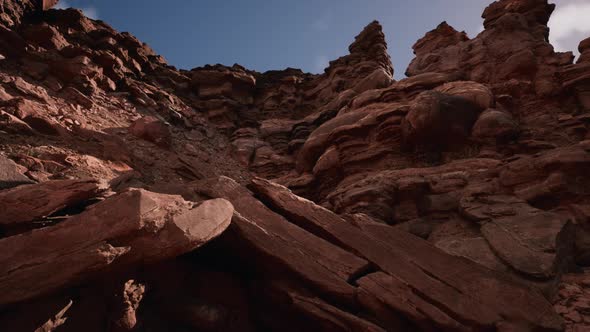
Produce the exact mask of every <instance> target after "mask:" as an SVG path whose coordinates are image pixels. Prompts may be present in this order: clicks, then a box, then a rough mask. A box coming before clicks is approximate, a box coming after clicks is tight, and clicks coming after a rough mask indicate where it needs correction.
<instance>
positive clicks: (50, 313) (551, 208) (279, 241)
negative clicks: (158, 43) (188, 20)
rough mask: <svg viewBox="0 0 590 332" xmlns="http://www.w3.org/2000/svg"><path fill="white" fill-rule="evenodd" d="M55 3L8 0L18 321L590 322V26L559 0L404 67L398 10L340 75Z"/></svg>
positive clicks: (245, 327) (137, 327) (1, 258)
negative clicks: (194, 51)
mask: <svg viewBox="0 0 590 332" xmlns="http://www.w3.org/2000/svg"><path fill="white" fill-rule="evenodd" d="M55 3H56V1H43V2H33V1H9V0H4V1H2V0H0V55H1V56H2V57H1V58H2V60H0V211H1V213H0V248H2V250H0V262H2V264H0V272H2V273H0V290H1V292H0V326H2V328H3V330H7V331H35V330H36V331H97V332H98V331H146V332H147V331H160V330H167V331H178V332H181V331H186V330H187V329H189V330H198V331H230V332H231V331H240V332H241V331H268V330H271V331H275V330H277V331H293V332H295V331H441V330H443V331H562V330H566V331H580V330H583V329H584V328H588V326H589V325H588V322H589V321H590V316H589V315H588V308H589V307H590V306H589V305H588V303H589V301H590V296H589V295H588V294H590V288H589V287H588V285H590V277H589V276H588V275H587V274H576V275H573V274H571V273H572V272H576V271H581V270H583V269H585V268H587V267H588V266H590V259H589V257H590V190H589V189H588V188H590V178H589V177H588V174H587V173H588V170H589V169H590V131H589V130H590V128H589V126H590V115H589V113H588V112H589V111H590V62H589V59H590V58H589V56H590V53H589V52H590V42H588V39H586V40H583V41H582V42H581V43H580V47H579V49H580V53H581V56H580V58H579V60H578V61H577V62H576V63H574V62H573V55H572V54H571V53H557V52H554V50H553V48H552V46H551V45H550V44H549V43H548V33H549V31H548V28H547V22H548V19H549V16H550V15H551V13H552V11H553V10H554V5H551V4H549V3H548V1H547V0H500V1H496V2H493V3H492V4H490V6H488V7H487V8H486V10H485V11H484V13H483V18H484V27H485V30H484V31H483V32H481V33H480V34H479V35H478V36H476V37H474V38H472V39H469V38H468V37H467V35H466V34H465V33H464V32H459V31H456V30H455V29H454V28H453V27H451V26H450V25H448V24H447V23H445V22H443V23H441V24H440V25H439V26H438V27H437V28H436V29H434V30H432V31H430V32H427V33H426V34H425V36H424V37H423V38H421V39H420V40H419V41H418V42H417V43H416V44H415V45H414V48H413V49H414V53H415V55H416V57H415V59H414V60H413V61H412V63H411V64H410V65H409V67H408V68H407V70H406V73H407V76H408V77H407V78H404V79H401V80H399V81H395V80H394V79H393V73H394V69H393V67H392V64H391V61H390V58H389V55H388V53H387V44H386V42H385V36H384V34H383V31H382V27H381V25H380V24H379V23H378V22H372V23H370V24H369V25H367V27H365V28H364V29H363V31H361V32H360V33H359V35H358V36H356V38H355V39H354V40H351V41H352V43H351V45H350V47H349V54H348V55H345V56H343V57H341V58H339V59H336V60H334V61H331V62H330V64H329V66H328V68H326V69H325V71H324V73H322V74H319V75H315V74H308V73H304V72H302V71H301V70H298V69H293V68H287V69H285V70H277V71H269V72H265V73H259V72H256V71H252V70H249V69H247V68H244V67H242V66H240V65H237V64H236V65H233V66H231V67H229V66H223V65H210V66H205V67H201V68H195V69H192V70H190V71H186V70H177V69H176V68H174V67H172V66H170V65H168V64H167V62H166V61H165V59H164V58H162V57H161V56H159V55H157V54H156V53H155V52H154V51H153V50H152V49H151V48H150V47H149V46H148V45H146V44H144V43H142V42H141V41H139V40H138V39H137V38H135V37H134V36H132V35H131V34H129V33H119V32H117V31H115V30H114V29H113V28H112V27H110V26H109V25H108V24H106V23H104V22H100V21H94V20H92V19H89V18H87V17H85V16H84V15H83V13H82V12H80V11H78V10H74V9H68V10H54V9H50V7H51V6H53V5H55ZM562 281H563V282H562ZM553 304H554V305H553Z"/></svg>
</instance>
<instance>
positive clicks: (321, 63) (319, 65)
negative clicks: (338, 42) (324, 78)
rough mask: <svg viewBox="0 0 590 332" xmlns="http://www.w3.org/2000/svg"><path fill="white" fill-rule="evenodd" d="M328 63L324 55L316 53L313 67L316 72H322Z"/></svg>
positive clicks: (328, 60)
mask: <svg viewBox="0 0 590 332" xmlns="http://www.w3.org/2000/svg"><path fill="white" fill-rule="evenodd" d="M329 64H330V59H328V57H327V56H325V55H318V56H316V57H315V59H314V69H315V72H316V73H323V72H324V69H326V67H328V65H329Z"/></svg>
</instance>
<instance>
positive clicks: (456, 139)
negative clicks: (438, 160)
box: [402, 91, 481, 149]
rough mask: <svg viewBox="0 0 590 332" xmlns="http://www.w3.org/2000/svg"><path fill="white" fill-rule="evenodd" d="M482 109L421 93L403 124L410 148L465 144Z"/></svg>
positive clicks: (436, 94) (460, 99) (463, 101)
mask: <svg viewBox="0 0 590 332" xmlns="http://www.w3.org/2000/svg"><path fill="white" fill-rule="evenodd" d="M480 112H481V109H480V108H479V107H478V106H477V105H476V104H475V103H474V102H472V101H471V100H468V99H466V98H464V97H458V96H451V95H446V94H442V93H439V92H433V91H427V92H423V93H422V94H420V95H419V96H418V97H417V98H416V99H415V100H414V101H413V102H412V104H411V107H410V112H409V113H408V115H406V117H405V119H404V121H403V123H402V131H403V137H404V141H405V143H406V144H408V145H410V146H424V147H429V148H435V149H445V148H448V147H451V146H453V145H456V144H460V143H462V142H464V140H465V139H466V138H467V137H469V135H470V133H471V128H472V127H473V124H474V123H475V121H476V120H477V117H478V115H479V113H480Z"/></svg>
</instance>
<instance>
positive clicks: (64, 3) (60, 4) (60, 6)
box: [55, 0, 71, 9]
mask: <svg viewBox="0 0 590 332" xmlns="http://www.w3.org/2000/svg"><path fill="white" fill-rule="evenodd" d="M70 7H71V6H70V4H69V3H68V2H67V1H65V0H60V1H59V2H58V3H57V5H55V9H66V8H70Z"/></svg>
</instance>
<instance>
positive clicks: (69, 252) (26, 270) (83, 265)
mask: <svg viewBox="0 0 590 332" xmlns="http://www.w3.org/2000/svg"><path fill="white" fill-rule="evenodd" d="M233 211H234V210H233V207H232V205H231V204H230V203H229V202H228V201H226V200H223V199H216V200H208V201H205V202H202V203H201V204H200V205H198V206H196V207H194V206H193V204H192V203H189V202H186V201H184V200H183V199H182V197H180V196H171V195H163V194H155V193H151V192H148V191H145V190H138V189H134V190H130V191H127V192H124V193H122V194H119V195H117V196H113V197H111V198H109V199H107V200H105V201H103V202H101V203H98V204H96V205H93V206H92V207H90V208H89V209H88V210H86V211H84V212H83V213H81V214H79V215H76V216H74V217H72V218H70V219H68V220H66V221H64V222H61V223H59V224H57V225H55V226H51V227H46V228H41V229H37V230H33V231H31V232H28V233H24V234H20V235H17V236H12V237H7V238H4V239H0V306H4V305H7V304H12V303H16V302H20V301H24V300H28V299H31V298H35V297H37V296H40V295H43V294H46V293H48V292H51V291H54V290H57V289H59V288H61V287H65V286H68V285H72V284H73V283H76V282H79V281H82V279H84V278H85V277H88V276H91V275H94V274H95V273H97V272H100V271H104V270H106V269H108V268H110V267H112V266H119V267H121V266H130V265H131V266H132V265H134V264H143V263H150V262H155V261H158V260H163V259H169V258H173V257H176V256H178V255H181V254H184V253H187V252H189V251H192V250H194V249H196V248H198V247H199V246H201V245H203V244H205V243H207V242H208V241H209V240H211V239H213V238H215V237H217V236H218V235H220V234H221V233H222V232H223V231H224V230H225V229H226V228H227V227H228V226H229V224H230V221H231V217H232V215H233Z"/></svg>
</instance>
